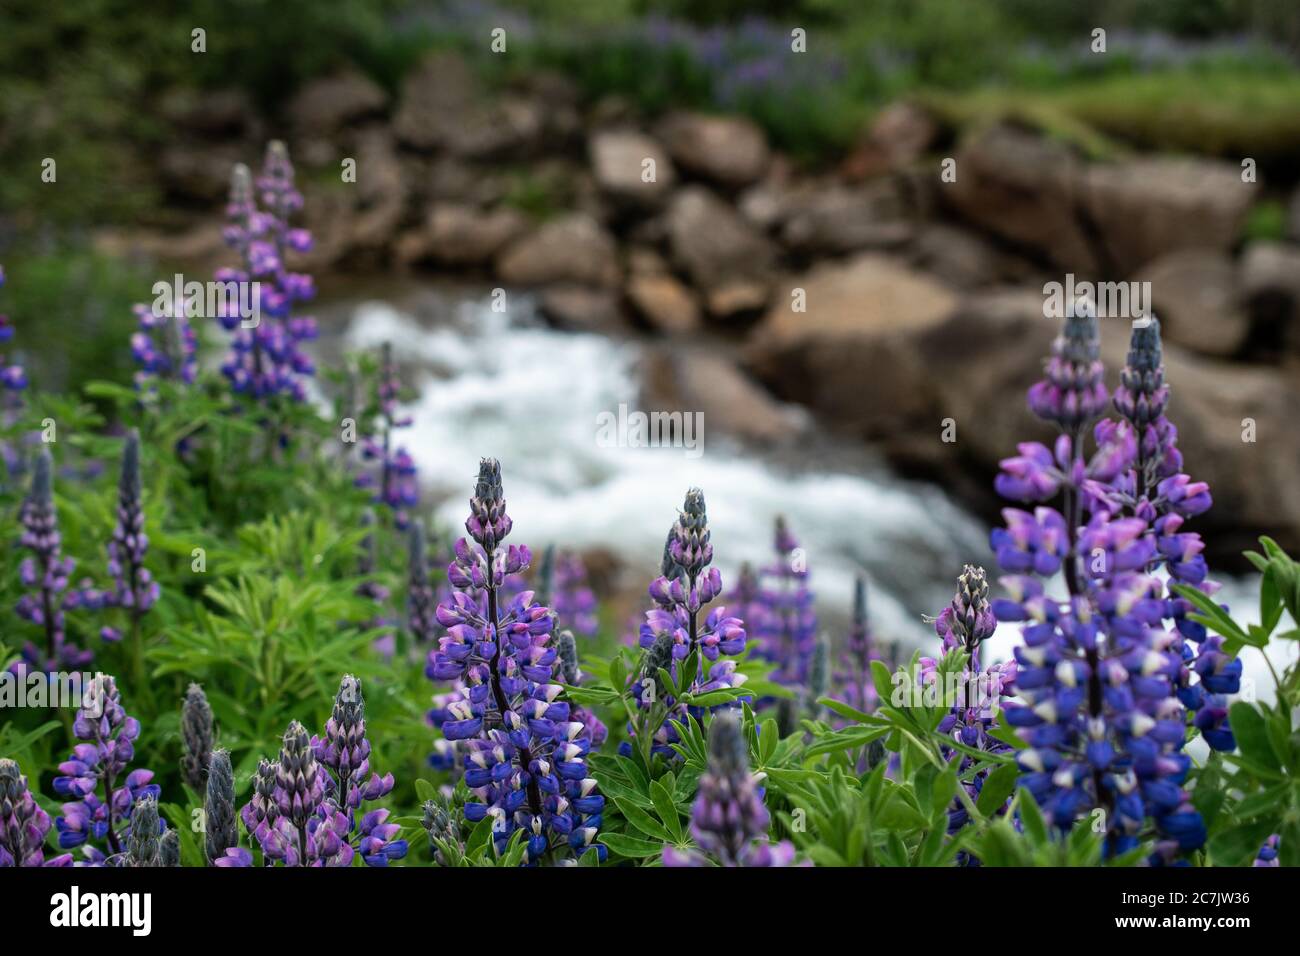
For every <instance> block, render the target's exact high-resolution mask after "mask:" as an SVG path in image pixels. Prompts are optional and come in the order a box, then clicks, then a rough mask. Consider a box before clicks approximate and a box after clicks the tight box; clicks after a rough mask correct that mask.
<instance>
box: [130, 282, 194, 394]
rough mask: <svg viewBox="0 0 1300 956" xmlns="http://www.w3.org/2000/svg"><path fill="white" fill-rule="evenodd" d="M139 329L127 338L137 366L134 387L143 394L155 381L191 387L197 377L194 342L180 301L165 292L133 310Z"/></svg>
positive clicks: (185, 304)
mask: <svg viewBox="0 0 1300 956" xmlns="http://www.w3.org/2000/svg"><path fill="white" fill-rule="evenodd" d="M132 311H133V312H134V313H135V317H136V321H137V322H138V323H139V326H140V328H139V330H138V331H136V332H134V333H132V335H131V355H132V357H133V358H134V359H135V361H136V363H137V364H138V365H139V366H140V368H139V370H138V371H137V372H136V373H135V384H136V388H137V389H139V390H141V391H145V390H147V389H152V388H154V387H155V386H156V384H157V381H158V380H160V379H161V380H165V381H171V382H179V383H181V384H183V385H192V384H194V380H195V378H196V377H197V376H198V370H199V363H198V341H197V338H196V336H195V334H194V328H193V326H191V325H190V320H189V315H188V314H187V313H188V312H189V311H190V310H189V308H188V306H187V303H186V302H185V300H184V299H182V300H181V301H179V302H178V301H176V299H175V296H174V294H172V292H171V291H170V290H169V291H168V292H167V293H164V294H163V295H162V296H159V298H158V299H156V300H155V301H154V302H153V303H152V304H150V305H144V304H142V303H140V304H137V305H135V306H134V307H133V309H132Z"/></svg>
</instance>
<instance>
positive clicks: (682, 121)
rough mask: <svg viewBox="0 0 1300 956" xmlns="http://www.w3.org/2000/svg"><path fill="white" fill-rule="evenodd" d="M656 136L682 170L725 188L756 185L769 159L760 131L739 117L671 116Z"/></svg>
mask: <svg viewBox="0 0 1300 956" xmlns="http://www.w3.org/2000/svg"><path fill="white" fill-rule="evenodd" d="M659 135H660V138H661V139H662V140H663V142H664V145H666V146H667V147H668V152H669V153H670V154H671V155H672V158H673V160H674V161H675V162H676V163H677V164H678V165H679V166H681V167H682V169H684V170H687V171H688V172H690V173H692V174H694V175H696V176H699V177H701V178H702V179H707V180H710V181H711V182H713V183H716V184H717V185H719V186H723V187H726V188H728V189H739V188H741V187H744V186H749V185H751V184H753V183H756V182H758V181H759V180H760V179H761V178H762V177H763V173H764V171H765V170H766V169H767V164H768V160H769V158H770V154H769V152H768V148H767V139H766V138H765V137H764V136H763V131H762V130H761V129H759V128H758V126H757V124H755V123H754V122H752V121H751V120H748V119H744V118H743V117H739V116H706V115H704V114H702V113H673V114H671V115H669V116H668V117H667V118H666V119H665V120H664V121H663V123H661V124H660V126H659Z"/></svg>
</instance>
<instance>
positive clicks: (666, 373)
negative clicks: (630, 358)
mask: <svg viewBox="0 0 1300 956" xmlns="http://www.w3.org/2000/svg"><path fill="white" fill-rule="evenodd" d="M641 374H642V383H643V384H642V392H641V404H642V406H643V407H644V408H645V409H647V410H652V411H669V412H672V411H680V412H683V413H685V414H690V413H692V412H699V413H700V415H701V416H702V421H703V428H702V429H701V430H700V432H699V434H700V435H701V436H702V437H703V440H704V447H705V449H706V450H707V448H708V442H709V440H710V436H718V435H725V436H728V437H731V438H739V439H741V440H742V441H750V442H757V443H759V444H764V445H773V444H783V443H788V442H790V441H793V440H794V439H796V438H798V437H799V435H801V434H802V433H803V432H804V431H805V429H807V427H808V424H809V419H808V415H807V413H806V412H804V411H803V410H802V409H799V408H797V407H795V406H792V405H786V404H784V403H782V402H779V401H777V400H776V399H774V398H773V397H772V396H771V394H770V393H768V391H767V390H766V389H764V388H763V387H762V386H761V385H759V384H758V383H757V382H755V381H754V380H753V379H751V378H750V377H749V376H748V375H746V374H745V373H744V372H742V371H741V370H740V369H739V368H737V367H736V364H735V362H733V361H732V360H731V359H729V358H727V357H725V356H723V355H720V354H718V353H717V352H714V351H705V350H702V349H696V348H674V347H670V346H661V347H657V348H650V349H647V350H646V352H645V357H644V359H643V364H642V369H641Z"/></svg>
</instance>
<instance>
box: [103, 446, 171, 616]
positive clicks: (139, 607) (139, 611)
mask: <svg viewBox="0 0 1300 956" xmlns="http://www.w3.org/2000/svg"><path fill="white" fill-rule="evenodd" d="M141 496H142V492H141V483H140V433H139V432H138V431H136V430H135V429H134V428H133V429H131V431H130V432H128V433H127V436H126V444H125V445H124V446H123V448H122V475H121V479H120V481H119V483H118V494H117V524H116V525H115V526H114V528H113V537H112V540H110V541H109V543H108V573H109V575H111V576H112V578H113V583H114V589H113V595H112V601H113V603H114V604H115V605H117V606H118V607H121V608H125V609H126V610H127V611H128V612H129V613H130V615H131V620H132V626H133V628H135V627H137V626H138V621H139V618H140V617H141V616H142V615H144V614H145V613H147V612H148V611H149V609H150V608H152V607H153V606H154V604H155V603H156V602H157V601H158V593H159V588H158V582H157V581H155V580H154V579H153V575H152V574H150V573H149V569H148V568H146V567H145V566H144V559H145V556H146V555H147V554H148V552H149V536H148V535H147V534H145V530H144V505H143V502H142V500H141ZM134 639H135V640H139V639H140V637H139V634H138V633H137V634H135V635H134Z"/></svg>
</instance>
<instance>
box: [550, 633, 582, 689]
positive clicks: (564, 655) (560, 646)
mask: <svg viewBox="0 0 1300 956" xmlns="http://www.w3.org/2000/svg"><path fill="white" fill-rule="evenodd" d="M555 654H556V657H557V658H559V661H560V675H561V676H562V677H563V678H564V682H565V683H566V684H577V683H578V681H580V680H582V671H580V670H579V669H578V642H577V641H575V640H574V638H573V632H572V631H561V632H560V638H559V641H557V642H556V645H555Z"/></svg>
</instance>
